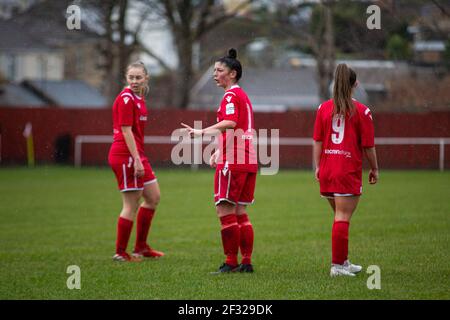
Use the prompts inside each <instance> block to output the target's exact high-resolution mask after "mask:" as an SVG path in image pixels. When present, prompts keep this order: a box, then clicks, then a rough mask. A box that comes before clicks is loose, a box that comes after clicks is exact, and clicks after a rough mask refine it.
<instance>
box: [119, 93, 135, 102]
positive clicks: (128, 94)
mask: <svg viewBox="0 0 450 320" xmlns="http://www.w3.org/2000/svg"><path fill="white" fill-rule="evenodd" d="M120 96H121V97H125V96H129V97H131V99H133V101H134V97H133V95H132V94H131V93H128V92H125V93H122V94H121V95H120Z"/></svg>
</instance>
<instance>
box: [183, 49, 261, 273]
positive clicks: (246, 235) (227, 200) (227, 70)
mask: <svg viewBox="0 0 450 320" xmlns="http://www.w3.org/2000/svg"><path fill="white" fill-rule="evenodd" d="M241 76H242V66H241V63H240V62H239V60H237V52H236V50H235V49H230V50H229V52H228V55H227V56H225V57H222V58H220V59H219V60H217V61H216V62H215V64H214V81H215V82H216V84H217V86H219V87H221V88H223V89H224V91H225V94H224V96H223V98H222V102H221V104H220V107H219V109H218V111H217V123H216V124H214V125H212V126H210V127H208V128H205V129H193V128H191V127H190V126H188V125H185V124H182V125H183V126H184V127H185V128H186V129H187V131H188V132H189V133H190V134H191V136H199V135H202V134H216V133H218V132H219V133H220V134H219V136H220V142H219V148H218V150H217V151H216V152H215V153H214V154H213V155H212V156H211V159H210V165H211V166H212V167H215V168H216V173H215V178H214V202H215V205H216V212H217V215H218V217H219V219H220V223H221V238H222V245H223V249H224V253H225V256H226V260H225V262H224V263H223V264H222V265H221V266H220V267H219V269H218V271H217V272H213V273H215V274H220V273H225V272H235V271H238V272H253V265H252V261H251V257H252V251H253V239H254V233H253V226H252V224H251V222H250V220H249V217H248V215H247V209H246V208H247V205H249V204H252V203H253V201H254V199H253V196H254V191H255V183H256V172H257V170H258V164H257V159H256V153H255V150H254V148H253V131H254V121H253V109H252V104H251V102H250V99H249V98H248V96H247V94H246V93H245V91H244V90H243V89H242V88H241V87H240V86H239V84H238V82H239V79H240V78H241ZM239 249H240V251H241V256H242V260H241V263H240V264H238V252H239Z"/></svg>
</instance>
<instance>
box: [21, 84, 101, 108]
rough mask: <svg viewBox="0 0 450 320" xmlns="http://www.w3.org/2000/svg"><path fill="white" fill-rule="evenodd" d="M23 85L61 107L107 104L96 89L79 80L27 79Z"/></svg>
mask: <svg viewBox="0 0 450 320" xmlns="http://www.w3.org/2000/svg"><path fill="white" fill-rule="evenodd" d="M23 85H24V86H25V87H27V89H29V90H30V91H33V92H34V93H35V94H37V95H38V96H39V97H41V99H43V100H45V101H47V102H48V104H53V105H55V106H58V107H62V108H89V109H100V108H105V106H107V105H108V101H107V99H106V98H105V97H104V96H103V95H102V94H101V93H100V92H99V91H98V90H97V89H95V88H94V87H92V86H90V85H88V84H87V83H85V82H84V81H81V80H61V81H53V80H27V81H24V83H23Z"/></svg>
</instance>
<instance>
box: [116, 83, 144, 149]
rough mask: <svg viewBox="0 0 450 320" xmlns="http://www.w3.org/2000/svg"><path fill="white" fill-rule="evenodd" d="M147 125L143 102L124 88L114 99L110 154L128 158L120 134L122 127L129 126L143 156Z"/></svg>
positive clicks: (123, 140)
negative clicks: (112, 136)
mask: <svg viewBox="0 0 450 320" xmlns="http://www.w3.org/2000/svg"><path fill="white" fill-rule="evenodd" d="M146 123H147V107H146V105H145V100H144V99H143V98H141V97H139V96H138V95H136V94H134V93H133V91H132V90H131V89H130V88H125V89H124V90H123V91H122V92H121V93H120V94H119V95H118V96H117V98H116V100H115V101H114V105H113V133H114V140H113V144H112V146H111V150H110V154H111V155H117V156H128V155H130V151H129V150H128V147H127V145H126V143H125V138H124V137H123V134H122V126H131V127H132V131H133V136H134V140H135V141H136V147H137V150H138V152H139V155H140V156H144V128H145V124H146Z"/></svg>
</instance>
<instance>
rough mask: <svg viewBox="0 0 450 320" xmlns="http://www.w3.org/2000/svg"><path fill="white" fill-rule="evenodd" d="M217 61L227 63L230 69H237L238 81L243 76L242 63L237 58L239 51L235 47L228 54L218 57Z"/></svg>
mask: <svg viewBox="0 0 450 320" xmlns="http://www.w3.org/2000/svg"><path fill="white" fill-rule="evenodd" d="M216 62H220V63H223V64H224V65H226V66H227V67H228V68H229V69H230V70H235V71H236V82H238V81H239V79H241V77H242V65H241V63H240V62H239V60H238V59H237V51H236V49H234V48H231V49H230V50H228V55H226V56H225V57H222V58H220V59H218V60H217V61H216Z"/></svg>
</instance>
